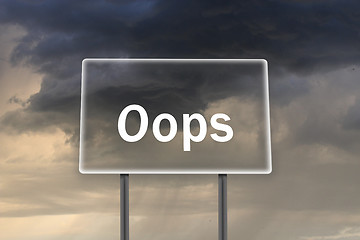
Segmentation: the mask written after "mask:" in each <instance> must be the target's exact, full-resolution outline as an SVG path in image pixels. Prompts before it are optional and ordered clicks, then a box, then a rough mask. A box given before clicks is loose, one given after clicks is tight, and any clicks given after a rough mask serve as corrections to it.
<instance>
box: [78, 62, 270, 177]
mask: <svg viewBox="0 0 360 240" xmlns="http://www.w3.org/2000/svg"><path fill="white" fill-rule="evenodd" d="M94 61H97V62H174V63H176V62H189V63H191V62H193V63H198V62H229V63H234V62H235V63H236V62H243V63H252V62H256V63H259V62H260V63H262V66H263V68H264V75H263V81H264V89H263V93H264V111H265V113H264V115H265V138H266V144H265V148H266V149H265V151H266V168H265V169H244V170H231V169H227V170H221V171H217V170H212V169H208V170H206V169H204V170H196V169H194V170H171V169H169V170H167V169H162V170H151V171H149V170H146V169H136V170H133V169H123V170H121V171H119V170H112V169H103V170H86V169H84V167H83V162H84V160H83V156H84V154H83V144H82V142H83V139H84V136H83V135H84V131H85V130H84V124H83V118H84V116H85V90H84V87H83V86H84V85H85V82H84V79H85V78H86V71H85V69H86V63H87V62H94ZM79 172H80V173H82V174H270V173H271V172H272V154H271V128H270V100H269V74H268V62H267V60H265V59H186V58H180V59H176V58H84V59H83V60H82V66H81V104H80V142H79Z"/></svg>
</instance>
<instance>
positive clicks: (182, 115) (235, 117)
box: [79, 58, 271, 174]
mask: <svg viewBox="0 0 360 240" xmlns="http://www.w3.org/2000/svg"><path fill="white" fill-rule="evenodd" d="M79 158H80V161H79V170H80V172H81V173H88V174H268V173H270V172H271V136H270V112H269V87H268V66H267V62H266V60H263V59H98V58H96V59H95V58H94V59H84V60H83V62H82V80H81V120H80V156H79Z"/></svg>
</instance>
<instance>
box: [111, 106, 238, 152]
mask: <svg viewBox="0 0 360 240" xmlns="http://www.w3.org/2000/svg"><path fill="white" fill-rule="evenodd" d="M131 111H137V112H138V113H139V115H140V128H139V131H138V132H137V133H136V134H135V135H132V136H131V135H129V134H128V133H127V131H126V119H127V116H128V114H129V112H131ZM218 119H223V120H224V121H229V120H230V117H229V116H228V115H226V114H224V113H216V114H214V115H213V116H212V117H211V120H210V123H211V126H212V127H213V128H214V129H216V130H219V131H223V132H225V133H226V134H225V135H224V136H219V135H218V134H216V133H212V134H210V136H211V138H212V139H213V140H215V141H216V142H227V141H229V140H230V139H231V138H232V137H233V135H234V132H233V129H232V128H231V127H230V126H229V125H227V124H224V123H219V122H217V120H218ZM163 120H167V121H169V123H170V131H169V133H168V134H167V135H166V136H164V135H162V134H161V132H160V123H161V121H163ZM194 120H196V121H198V123H199V126H200V131H199V133H198V135H196V136H195V135H193V134H192V133H191V130H190V124H191V121H194ZM148 124H149V118H148V115H147V112H146V110H145V109H144V108H143V107H142V106H140V105H137V104H132V105H129V106H127V107H125V108H124V109H123V110H122V111H121V113H120V115H119V119H118V131H119V134H120V136H121V137H122V139H124V140H125V141H127V142H137V141H139V140H140V139H142V138H143V137H144V135H145V133H146V131H147V128H148ZM152 130H153V134H154V137H155V138H156V139H157V140H158V141H159V142H169V141H171V140H172V139H173V138H174V137H175V135H176V133H177V122H176V119H175V118H174V116H172V115H171V114H169V113H162V114H160V115H158V116H157V117H156V118H155V119H154V122H153V126H152ZM206 133H207V124H206V120H205V118H204V117H203V116H202V115H201V114H199V113H193V114H191V115H189V114H183V147H184V151H190V142H191V141H193V142H201V141H202V140H204V139H205V137H206Z"/></svg>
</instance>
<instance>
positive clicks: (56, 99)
mask: <svg viewBox="0 0 360 240" xmlns="http://www.w3.org/2000/svg"><path fill="white" fill-rule="evenodd" d="M358 9H359V3H358V2H357V1H346V2H344V1H318V2H315V3H312V2H296V1H292V2H288V1H241V2H238V3H235V2H232V3H227V2H224V1H34V2H31V1H2V5H1V7H0V12H1V14H0V22H1V23H3V24H18V25H21V26H22V27H24V28H25V30H26V31H27V34H26V35H25V36H24V37H23V38H22V39H21V40H20V41H19V42H18V44H17V46H16V48H15V49H14V51H13V53H12V58H11V59H12V62H13V63H14V64H16V63H20V62H26V63H28V64H30V65H32V66H33V67H34V68H35V69H37V71H39V72H40V73H42V74H44V75H45V77H44V79H43V82H42V86H41V90H40V91H39V93H37V94H35V95H33V96H32V97H31V98H30V99H29V107H28V108H29V109H30V110H32V111H38V112H47V111H57V112H62V113H64V114H68V113H70V112H71V113H74V112H76V111H78V106H79V105H78V103H79V100H76V99H78V96H79V93H80V69H81V60H82V59H83V58H86V57H171V58H265V59H267V60H268V61H269V63H270V71H271V72H270V74H271V75H272V76H276V78H277V77H278V76H279V77H280V76H281V75H282V73H283V72H285V73H286V72H288V71H292V72H295V73H298V74H301V73H310V72H312V71H315V70H316V71H319V70H321V69H329V68H332V67H338V66H342V65H346V64H349V63H356V62H358V61H359V57H360V51H356V49H357V48H358V47H357V46H358V42H359V37H360V34H359V31H358V29H359V22H360V16H359V14H358ZM276 78H275V77H273V80H274V81H273V82H272V83H271V89H272V90H273V91H274V92H286V94H274V95H272V98H273V99H272V100H274V102H276V103H286V102H289V101H290V100H291V99H292V98H294V97H295V96H297V95H299V94H302V93H304V92H306V91H307V89H308V88H307V87H306V84H307V83H304V82H296V83H295V86H299V85H302V87H301V88H298V87H293V85H290V86H289V83H288V82H284V81H277V80H276ZM69 116H70V115H69ZM73 116H75V115H71V117H73ZM69 121H70V120H69Z"/></svg>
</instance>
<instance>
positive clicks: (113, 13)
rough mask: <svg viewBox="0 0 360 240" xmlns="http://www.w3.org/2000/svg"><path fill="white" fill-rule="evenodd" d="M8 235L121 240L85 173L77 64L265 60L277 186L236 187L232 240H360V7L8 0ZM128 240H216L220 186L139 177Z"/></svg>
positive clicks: (3, 43)
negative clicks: (81, 155)
mask: <svg viewBox="0 0 360 240" xmlns="http://www.w3.org/2000/svg"><path fill="white" fill-rule="evenodd" d="M0 2H1V4H0V86H1V87H0V115H1V117H0V129H1V132H0V143H1V144H0V238H1V239H7V240H14V239H16V240H17V239H30V240H31V239H45V240H48V239H64V238H65V239H81V240H82V239H84V240H85V239H89V240H90V239H100V238H101V239H118V238H119V185H120V184H119V176H116V175H113V176H111V175H108V176H105V175H95V176H92V175H82V174H80V173H79V171H78V142H79V113H80V73H81V60H82V59H83V58H89V57H119V58H122V57H137V58H139V57H161V58H265V59H267V60H268V63H269V74H270V75H269V77H270V102H271V123H272V145H273V172H272V173H271V174H270V175H261V176H260V175H253V176H250V175H231V176H229V177H228V201H229V202H228V208H229V209H228V211H229V229H228V231H229V239H239V238H240V237H241V238H244V239H256V240H269V239H270V240H275V239H276V240H289V239H295V240H320V239H321V240H324V239H325V240H327V239H339V240H354V239H359V238H360V205H359V203H360V191H359V188H358V184H359V183H360V174H359V171H360V161H359V155H360V95H359V92H360V82H359V81H360V80H359V74H360V68H359V61H360V49H359V48H360V47H359V40H360V14H359V11H360V4H359V3H358V2H357V1H351V0H349V1H339V0H338V1H336V0H327V1H325V0H324V1H322V0H319V1H310V0H308V1H297V0H291V1H281V0H277V1H276V0H274V1H260V0H257V1H239V3H235V2H225V1H186V0H183V1H41V0H37V1H12V0H9V1H6V0H1V1H0ZM130 215H131V216H130V237H131V238H132V239H160V240H163V239H175V240H178V239H179V240H180V239H217V176H216V175H202V176H198V175H176V176H170V175H161V176H159V175H136V176H131V177H130Z"/></svg>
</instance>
